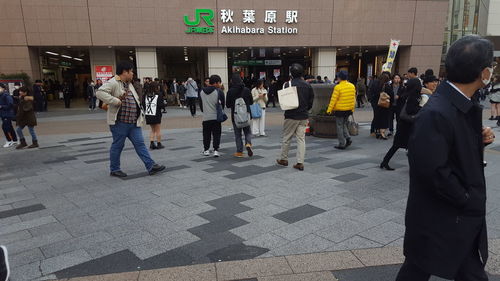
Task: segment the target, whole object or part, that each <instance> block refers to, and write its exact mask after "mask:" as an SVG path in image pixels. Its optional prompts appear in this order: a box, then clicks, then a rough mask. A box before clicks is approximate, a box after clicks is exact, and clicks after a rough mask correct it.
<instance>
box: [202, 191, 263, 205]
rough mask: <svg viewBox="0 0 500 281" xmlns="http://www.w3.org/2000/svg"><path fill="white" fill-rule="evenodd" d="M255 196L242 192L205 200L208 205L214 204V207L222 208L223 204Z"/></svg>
mask: <svg viewBox="0 0 500 281" xmlns="http://www.w3.org/2000/svg"><path fill="white" fill-rule="evenodd" d="M254 198H255V197H253V196H250V195H248V194H244V193H238V194H233V195H230V196H225V197H222V198H218V199H215V200H211V201H208V202H206V203H207V204H208V205H211V206H214V207H216V208H224V206H226V205H229V204H233V203H241V202H243V201H247V200H250V199H254Z"/></svg>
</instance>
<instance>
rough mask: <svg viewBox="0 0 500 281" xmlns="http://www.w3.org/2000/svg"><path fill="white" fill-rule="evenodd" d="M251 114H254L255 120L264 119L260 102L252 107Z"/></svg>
mask: <svg viewBox="0 0 500 281" xmlns="http://www.w3.org/2000/svg"><path fill="white" fill-rule="evenodd" d="M250 113H251V114H252V118H253V119H259V118H261V117H262V108H261V107H260V105H259V103H258V102H257V103H254V104H252V105H251V106H250Z"/></svg>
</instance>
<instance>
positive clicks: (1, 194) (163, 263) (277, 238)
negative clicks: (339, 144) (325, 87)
mask: <svg viewBox="0 0 500 281" xmlns="http://www.w3.org/2000/svg"><path fill="white" fill-rule="evenodd" d="M268 134H269V137H266V138H257V139H255V140H254V146H255V152H256V156H254V157H253V158H243V159H236V158H232V157H231V154H232V152H234V143H233V135H232V132H231V131H229V129H228V128H224V133H223V139H222V149H221V152H222V153H223V155H222V157H220V158H212V157H210V158H204V157H203V156H201V155H200V151H201V130H200V129H178V130H172V131H167V132H166V134H165V135H166V141H165V142H164V144H165V145H166V146H167V148H166V149H164V150H161V151H154V152H153V157H154V158H155V159H156V160H157V161H158V162H160V163H162V164H165V165H166V166H167V167H168V169H167V171H166V172H164V173H161V174H159V175H156V176H146V174H145V173H144V167H143V165H142V163H140V161H139V160H138V158H137V156H136V155H135V152H134V151H133V148H132V147H131V146H130V144H127V148H126V150H125V151H124V153H123V155H122V168H123V169H124V171H125V172H127V173H129V177H128V178H126V180H120V179H116V178H110V177H109V175H108V152H107V151H108V147H109V145H110V141H111V139H110V136H109V134H105V133H99V134H92V135H65V136H61V135H59V136H58V135H51V136H44V137H43V139H41V140H40V141H41V144H42V148H41V149H37V150H30V151H28V150H24V151H13V150H5V149H3V150H1V151H0V171H1V172H0V225H1V227H0V244H6V245H7V246H8V248H9V251H10V254H11V266H12V268H13V277H12V280H31V279H37V278H41V277H43V278H71V277H77V276H87V275H96V274H107V273H119V272H130V271H136V270H142V271H141V272H146V273H144V274H145V275H147V274H149V273H147V272H149V271H147V270H153V269H158V268H165V267H175V266H185V265H192V264H206V263H210V262H220V261H235V260H242V259H253V258H256V257H261V258H262V257H282V256H289V255H297V254H308V253H317V252H320V253H321V252H324V253H330V252H332V251H346V250H356V249H369V248H392V247H398V246H401V244H402V235H403V233H404V218H403V216H404V209H405V201H406V196H407V190H408V188H407V185H408V167H407V162H406V156H405V153H404V152H402V151H401V152H399V153H398V154H396V157H395V158H394V160H393V162H392V164H393V165H392V166H394V167H397V168H398V170H397V171H395V172H384V171H381V170H380V169H378V168H377V165H378V163H379V161H380V159H381V158H382V156H383V154H384V153H385V152H386V150H387V149H388V146H389V144H390V143H389V142H383V141H377V140H375V139H372V138H369V137H368V136H367V131H366V126H363V128H362V131H361V135H360V136H357V137H355V138H354V144H353V146H352V147H351V148H350V149H349V150H347V151H336V150H334V149H333V145H334V144H335V141H334V140H329V139H317V138H313V137H308V139H307V147H308V150H307V155H306V163H305V164H306V167H305V171H303V172H299V171H296V170H294V169H293V168H291V167H288V168H283V167H278V166H276V165H275V164H274V159H275V157H276V155H277V154H278V151H279V134H280V128H277V127H273V128H270V129H269V130H268ZM499 150H500V145H499V144H496V145H494V146H492V147H491V148H488V149H487V151H486V154H487V156H486V160H487V161H488V162H489V165H488V167H487V169H486V176H487V181H488V192H489V194H488V196H489V201H488V206H487V207H488V218H487V219H488V223H489V229H490V235H489V236H490V238H492V239H497V238H500V185H499V184H498V182H500V181H499V180H500V173H499V171H498V169H497V168H496V167H497V165H498V163H500V153H499ZM294 153H295V150H292V151H291V155H292V156H294ZM293 160H294V158H292V159H291V163H293ZM495 247H498V245H496V246H495ZM349 253H350V252H349ZM498 254H500V250H499V249H498V248H492V257H493V260H494V261H496V262H497V263H494V262H492V263H494V264H495V266H494V267H493V270H495V268H496V269H498V260H499V258H498V256H497V255H498ZM278 259H279V258H278ZM357 260H358V261H359V260H360V258H359V257H358V259H357ZM288 263H290V261H289V260H288ZM229 265H231V263H229ZM364 265H367V264H364ZM205 266H209V265H205ZM203 267H204V266H203V265H200V266H199V268H203ZM490 268H491V267H490ZM334 269H336V268H331V269H328V271H331V270H334ZM384 270H385V269H383V268H381V269H380V270H378V272H380V271H381V272H385V271H384ZM292 273H297V272H296V271H293V272H292ZM494 273H497V274H498V272H494ZM141 274H142V273H141ZM176 274H177V273H176ZM321 274H324V273H321ZM342 274H343V275H342ZM356 274H358V273H357V271H352V270H351V271H342V272H337V273H336V274H335V276H337V277H338V278H339V280H346V281H357V280H358V279H349V278H350V277H341V276H351V277H352V276H355V275H356ZM359 274H361V276H362V274H363V272H362V273H359ZM274 275H280V274H274ZM141 276H142V275H141ZM332 276H333V275H332ZM339 276H340V277H339ZM255 277H257V275H256V276H251V277H249V278H255ZM264 277H265V276H262V278H264ZM141 278H142V277H141ZM228 278H229V277H228ZM231 278H232V277H231ZM238 278H239V279H242V278H240V277H238ZM244 278H247V277H244ZM244 278H243V279H244ZM262 278H261V277H259V280H269V279H266V278H264V279H262ZM290 278H291V277H290ZM294 278H295V277H294ZM307 278H309V277H307ZM314 278H316V277H314ZM314 278H312V277H311V278H310V279H304V280H316V279H314ZM352 278H355V277H352ZM233 279H234V278H233ZM131 280H136V279H131ZM141 280H143V279H141ZM144 280H147V279H144ZM158 280H159V279H158ZM161 280H165V279H161ZM172 280H182V279H172ZM203 280H205V279H203ZM206 280H209V279H206ZM220 280H224V279H220ZM226 280H231V279H226ZM250 280H254V279H250ZM277 280H278V279H277ZM279 280H281V279H279ZM283 280H295V279H286V277H285V279H283ZM297 280H299V279H297ZM317 280H320V279H317ZM321 280H322V279H321ZM325 280H328V279H325ZM359 280H365V281H366V280H367V279H359Z"/></svg>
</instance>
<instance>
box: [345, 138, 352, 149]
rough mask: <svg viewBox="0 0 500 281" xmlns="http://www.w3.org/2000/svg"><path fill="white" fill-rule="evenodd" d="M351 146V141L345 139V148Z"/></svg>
mask: <svg viewBox="0 0 500 281" xmlns="http://www.w3.org/2000/svg"><path fill="white" fill-rule="evenodd" d="M351 144H352V140H351V139H347V142H346V144H345V147H346V148H348V147H349V146H351Z"/></svg>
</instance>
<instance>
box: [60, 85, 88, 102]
mask: <svg viewBox="0 0 500 281" xmlns="http://www.w3.org/2000/svg"><path fill="white" fill-rule="evenodd" d="M88 87H89V86H87V88H88ZM62 92H63V97H64V108H70V106H71V96H72V92H71V88H70V86H69V83H68V81H64V82H63V84H62Z"/></svg>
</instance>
